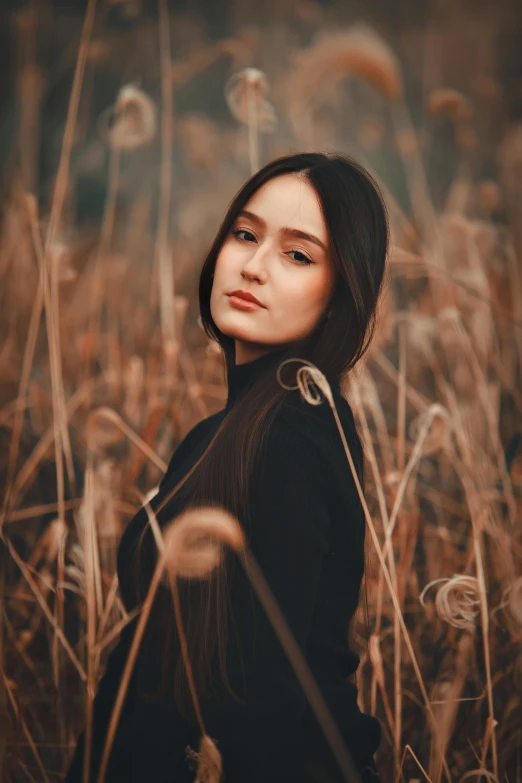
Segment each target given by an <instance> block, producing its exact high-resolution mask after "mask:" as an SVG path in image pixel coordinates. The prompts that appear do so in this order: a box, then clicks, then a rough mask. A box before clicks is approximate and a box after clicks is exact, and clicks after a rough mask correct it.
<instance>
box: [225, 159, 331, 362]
mask: <svg viewBox="0 0 522 783" xmlns="http://www.w3.org/2000/svg"><path fill="white" fill-rule="evenodd" d="M305 234H306V235H308V236H305ZM334 280H335V271H334V268H333V264H332V262H331V259H330V255H329V251H328V235H327V231H326V226H325V223H324V219H323V216H322V213H321V208H320V204H319V199H318V198H317V195H316V193H315V191H314V189H313V187H312V186H311V185H310V184H309V183H308V181H307V180H306V179H304V177H302V176H300V175H299V174H294V173H292V174H283V175H281V176H279V177H276V178H274V179H271V180H269V181H268V182H266V183H265V184H264V185H262V187H260V188H259V190H258V191H257V192H256V193H254V195H253V196H252V198H251V199H250V201H248V202H247V204H246V205H245V207H244V209H243V211H242V212H240V213H239V215H238V216H237V218H236V220H235V222H234V224H233V225H232V229H231V232H230V234H229V236H228V237H227V238H226V239H225V241H224V243H223V246H222V248H221V251H220V253H219V255H218V258H217V262H216V267H215V270H214V282H213V287H212V294H211V297H210V310H211V313H212V317H213V319H214V321H215V323H216V325H217V327H218V328H219V329H220V331H221V332H222V333H223V334H225V335H227V336H228V337H232V338H233V339H234V340H235V346H236V357H235V361H236V364H243V363H244V362H249V361H253V360H254V359H256V358H258V357H260V356H262V355H264V354H266V353H270V352H271V351H274V350H277V349H278V348H282V347H284V345H285V344H288V343H292V342H294V341H295V340H298V339H300V338H301V337H304V336H305V335H307V334H309V333H310V332H312V331H313V330H314V328H315V327H316V325H317V323H318V322H319V320H320V319H321V317H322V316H323V315H324V313H325V309H326V307H327V305H328V303H329V300H330V297H331V295H332V293H333V286H334ZM237 290H241V291H243V292H247V293H250V294H253V295H254V296H255V297H256V298H257V299H258V300H259V302H261V305H263V306H262V307H259V306H257V307H253V308H252V309H246V308H245V307H244V306H243V307H241V301H242V300H241V299H239V300H238V299H234V298H233V297H231V296H230V294H231V292H232V291H237Z"/></svg>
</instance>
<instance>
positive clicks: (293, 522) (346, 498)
mask: <svg viewBox="0 0 522 783" xmlns="http://www.w3.org/2000/svg"><path fill="white" fill-rule="evenodd" d="M280 355H281V352H274V353H271V354H267V355H265V356H262V357H261V358H258V359H256V360H254V361H250V362H247V363H245V364H241V365H235V366H232V367H231V368H230V369H229V373H228V399H227V403H226V406H225V408H224V409H223V410H222V411H220V412H219V413H216V414H213V415H212V416H209V417H208V418H206V419H204V420H203V421H200V422H199V423H198V424H196V426H195V427H193V428H192V429H191V430H190V432H189V433H188V434H187V435H186V437H185V438H184V439H183V441H182V442H181V443H180V444H179V445H178V447H177V448H176V450H175V452H174V454H173V456H172V459H171V461H170V464H169V466H168V469H167V471H166V473H165V475H164V477H163V479H162V481H161V483H160V487H159V491H158V493H157V495H156V496H155V497H154V498H153V499H152V501H151V506H152V508H155V507H156V506H157V504H158V503H159V502H160V501H161V500H162V499H163V498H164V497H165V494H166V493H168V492H169V490H171V489H172V488H173V487H174V486H175V485H176V484H177V483H178V482H179V481H180V480H181V478H183V476H184V475H185V474H186V473H187V472H188V470H189V469H190V468H191V467H192V465H193V464H194V463H195V462H196V460H197V459H198V458H199V456H200V455H201V454H202V452H203V450H204V449H205V448H206V446H207V445H208V443H209V442H210V440H211V438H212V437H213V435H214V434H215V432H216V430H217V428H218V426H219V424H220V422H221V421H222V420H223V418H224V416H226V415H227V413H228V411H229V410H230V409H231V408H232V406H233V405H234V404H235V403H236V401H237V399H238V395H239V394H240V393H241V392H243V391H244V390H245V389H246V388H247V386H249V385H251V384H253V383H255V380H256V377H257V376H258V373H259V372H260V371H262V370H265V369H268V367H269V366H272V365H273V370H274V372H275V369H276V367H277V359H278V357H279V356H280ZM328 380H329V383H330V386H331V388H332V392H333V395H334V400H335V404H336V407H337V411H338V413H339V417H340V420H341V423H342V427H343V430H344V433H345V436H346V439H347V442H348V445H349V447H350V451H351V453H352V456H353V459H354V463H355V465H356V468H357V472H358V475H359V480H360V481H361V484H362V485H363V486H364V473H363V452H362V447H361V442H360V439H359V436H358V434H357V431H356V428H355V423H354V419H353V414H352V411H351V408H350V405H349V403H348V402H347V400H346V399H345V398H344V396H343V395H342V394H341V391H340V386H339V381H338V379H337V378H329V379H328ZM265 453H266V459H264V461H263V463H262V465H263V467H262V470H259V471H257V473H256V476H255V479H254V482H253V487H252V491H251V496H250V498H249V519H250V520H251V527H250V536H249V546H250V549H251V551H252V552H253V554H254V556H255V558H256V560H257V562H258V563H259V565H260V567H261V569H262V570H263V573H264V575H265V578H266V579H267V581H268V583H269V584H270V586H271V588H272V590H273V592H274V594H275V597H276V599H277V601H278V602H279V605H280V607H281V609H282V610H283V612H284V614H285V616H286V618H287V620H288V622H289V625H290V627H291V629H292V631H293V633H294V635H295V638H296V640H297V642H298V644H299V645H300V647H301V649H302V650H303V651H304V652H305V655H306V658H307V661H308V663H309V664H310V666H311V668H312V671H313V673H314V675H315V677H316V679H317V681H318V683H319V686H320V688H321V691H322V693H323V696H324V697H325V699H326V701H327V703H328V706H329V707H330V710H331V712H332V714H333V717H334V719H335V720H336V722H337V725H338V727H339V729H340V731H341V733H342V735H343V738H344V740H345V742H346V745H347V747H348V749H349V750H350V753H351V755H352V757H353V759H354V761H355V763H356V766H357V767H358V768H359V769H360V770H361V769H362V768H363V767H365V766H366V765H370V766H373V759H372V756H373V754H374V753H375V751H376V749H377V748H378V746H379V743H380V738H381V726H380V723H379V721H378V720H377V719H376V718H374V717H372V716H370V715H366V714H364V713H362V712H361V711H360V709H359V707H358V705H357V688H356V686H355V684H354V683H353V682H351V681H350V679H349V678H351V675H353V674H354V672H355V671H356V669H357V666H358V664H359V657H358V656H357V654H356V653H355V652H353V651H352V650H350V648H349V646H348V638H347V634H348V625H349V622H350V620H351V618H352V616H353V614H354V612H355V610H356V608H357V604H358V600H359V590H360V584H361V579H362V576H363V570H364V554H363V547H364V537H365V519H364V513H363V510H362V506H361V503H360V500H359V496H358V494H357V489H356V487H355V482H354V480H353V477H352V474H351V470H350V466H349V464H348V461H347V459H346V456H345V452H344V448H343V444H342V440H341V437H340V434H339V432H338V430H337V425H336V422H335V418H334V415H333V412H332V410H331V408H330V405H329V404H328V402H327V401H326V399H325V398H324V397H323V401H322V404H321V405H317V406H314V405H310V404H309V403H307V402H306V401H305V400H304V399H303V398H302V396H301V394H300V392H299V390H298V389H297V390H294V391H291V392H289V393H288V394H287V396H286V398H285V403H284V405H283V406H282V407H281V409H280V410H279V411H278V412H277V415H276V418H275V421H274V423H273V426H272V427H271V429H270V433H269V437H268V439H267V444H266V452H265ZM147 519H148V518H147V514H146V512H145V510H144V509H143V508H142V509H140V511H138V513H137V514H136V515H135V517H134V518H133V519H132V520H131V521H130V523H129V525H128V527H127V529H126V530H125V532H124V534H123V536H122V539H121V542H120V545H119V548H118V577H119V586H120V593H121V596H122V599H123V602H124V604H125V606H126V609H127V610H128V611H131V610H132V609H133V608H134V604H133V600H132V598H131V596H132V590H131V586H130V583H129V580H130V572H129V562H130V553H131V552H132V551H133V548H134V547H135V545H136V542H137V539H138V536H139V535H140V533H141V532H142V531H143V528H144V527H145V526H146V523H147ZM158 521H159V522H160V524H161V516H160V514H159V515H158ZM147 533H148V534H151V531H150V528H149V530H148V531H147ZM150 544H151V548H150V551H151V553H153V554H154V555H155V554H156V553H155V548H154V546H153V542H152V540H151V541H150ZM151 556H152V555H151ZM236 573H237V575H238V576H237V581H235V582H234V584H233V590H234V596H233V599H234V607H235V614H234V617H235V623H234V627H235V633H236V634H237V638H238V639H239V642H240V645H241V650H242V656H241V660H239V657H238V656H237V653H236V651H235V650H231V651H230V652H231V654H230V656H229V655H228V654H227V672H228V673H229V676H230V681H231V683H232V685H233V687H234V690H235V692H236V693H238V692H239V693H241V695H243V696H244V695H245V693H246V699H247V700H246V704H239V703H238V702H237V701H236V700H234V699H233V698H232V697H231V696H230V695H229V694H228V692H226V691H225V690H223V691H222V692H220V694H219V695H218V696H216V697H213V698H212V700H210V701H205V702H203V704H202V705H201V706H202V714H203V719H204V722H205V726H206V730H207V733H208V734H209V735H210V736H211V737H212V738H213V739H214V740H215V741H216V744H217V747H218V749H219V750H220V752H221V754H222V758H223V772H224V775H223V779H224V783H267V782H268V781H270V782H271V783H279V781H281V783H282V781H284V782H285V783H305V782H306V783H312V781H314V780H318V779H319V778H316V777H314V776H310V774H309V773H308V772H305V765H306V764H307V763H308V762H313V763H314V764H316V765H317V764H319V765H320V767H321V769H323V770H325V771H326V772H327V774H328V775H329V777H325V778H322V779H323V780H329V781H333V782H335V783H337V781H339V783H340V781H343V780H344V778H343V777H342V775H341V773H340V770H339V768H338V766H337V764H336V762H335V760H334V758H333V755H332V753H331V751H330V748H329V745H328V743H327V741H326V739H325V738H324V736H323V733H322V730H321V728H320V726H319V724H318V723H317V722H316V720H315V717H314V715H313V713H312V711H311V708H310V707H309V705H308V702H307V700H306V698H305V696H304V693H303V691H302V689H301V687H300V684H299V682H298V680H297V677H296V676H295V674H294V673H293V671H292V669H291V667H290V664H289V662H288V660H287V658H286V656H285V654H284V651H283V649H282V647H281V645H280V643H279V640H278V639H277V637H276V635H275V633H274V631H273V629H272V627H271V625H270V622H269V621H268V618H267V617H266V615H265V613H264V610H263V608H262V607H261V605H260V603H259V602H258V599H257V598H256V596H255V594H254V592H253V590H251V589H250V586H249V583H248V580H247V578H246V575H245V574H244V571H243V569H242V568H240V567H238V568H236ZM136 623H137V619H136V618H135V619H134V620H133V621H132V622H131V623H129V624H128V625H127V626H126V627H125V628H124V629H123V631H122V632H121V634H120V639H119V643H118V644H117V646H116V647H115V648H114V650H113V651H112V652H111V654H110V656H109V659H108V664H107V667H106V671H105V674H104V676H103V677H102V679H101V681H100V683H99V686H98V691H97V695H96V699H95V702H94V719H93V742H92V762H91V780H93V781H94V780H96V777H95V772H96V771H97V769H98V767H99V763H100V759H101V753H102V750H103V745H104V741H105V732H106V730H107V726H108V722H109V720H110V715H111V711H112V707H113V704H114V699H115V697H116V694H117V690H118V685H119V682H120V678H121V674H122V671H123V667H124V665H125V661H126V658H127V654H128V650H129V647H130V644H131V642H132V636H133V633H134V630H135V627H136ZM140 665H142V664H140ZM154 665H156V664H153V663H152V662H151V666H154ZM236 686H237V687H236ZM187 745H190V746H191V747H192V748H194V749H195V750H198V749H199V730H197V729H195V728H194V727H192V726H189V725H188V724H187V722H186V721H185V720H184V719H183V718H182V716H181V715H180V714H179V713H178V712H177V711H176V710H175V709H174V708H171V707H168V708H167V707H163V706H160V705H158V704H152V703H150V702H146V701H144V700H142V699H141V698H140V697H139V695H138V693H136V689H135V687H134V678H133V679H132V680H131V686H130V688H129V691H128V693H127V697H126V700H125V703H124V708H123V711H122V714H121V717H120V722H119V727H118V732H117V735H116V739H115V742H114V745H113V749H112V751H111V759H110V763H109V768H108V774H107V776H106V783H120V781H121V783H123V781H125V783H149V781H150V782H151V783H192V781H193V780H194V779H195V773H194V769H193V767H192V768H191V766H190V763H189V762H188V761H187V759H186V757H185V749H186V747H187ZM83 751H84V733H82V734H81V735H80V738H79V740H78V743H77V746H76V751H75V754H74V757H73V760H72V763H71V765H70V767H69V770H68V773H67V776H66V779H65V783H81V780H82V761H83Z"/></svg>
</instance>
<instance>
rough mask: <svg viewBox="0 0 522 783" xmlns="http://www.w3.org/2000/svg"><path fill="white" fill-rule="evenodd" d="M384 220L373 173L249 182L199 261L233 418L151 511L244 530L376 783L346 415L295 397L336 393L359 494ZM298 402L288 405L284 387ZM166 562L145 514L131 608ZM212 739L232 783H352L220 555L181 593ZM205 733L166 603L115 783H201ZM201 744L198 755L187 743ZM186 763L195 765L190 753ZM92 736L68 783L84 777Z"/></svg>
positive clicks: (125, 577) (194, 436) (329, 161)
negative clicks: (214, 508) (346, 390)
mask: <svg viewBox="0 0 522 783" xmlns="http://www.w3.org/2000/svg"><path fill="white" fill-rule="evenodd" d="M388 239H389V234H388V222H387V216H386V209H385V206H384V203H383V199H382V196H381V195H380V192H379V189H378V187H377V185H376V183H375V182H374V181H373V179H372V178H371V176H370V175H369V174H368V173H367V172H366V171H365V170H364V169H363V168H362V167H361V166H360V165H358V164H357V163H356V162H354V161H353V160H351V159H349V158H347V157H343V156H341V155H325V154H319V153H306V154H295V155H289V156H286V157H282V158H279V159H277V160H275V161H273V162H271V163H269V164H268V165H266V166H265V167H264V168H262V169H261V170H260V171H258V172H257V173H256V174H255V175H253V176H252V177H251V178H250V179H249V181H248V182H247V183H246V184H245V185H244V186H243V187H242V188H241V190H240V191H239V193H238V194H237V196H236V197H235V199H234V200H233V202H232V204H231V206H230V207H229V209H228V212H227V214H226V216H225V218H224V220H223V223H222V225H221V227H220V229H219V231H218V234H217V236H216V238H215V240H214V243H213V244H212V247H211V248H210V252H209V253H208V256H207V258H206V260H205V262H204V264H203V269H202V272H201V278H200V286H199V305H200V313H201V319H202V323H203V326H204V328H205V331H206V333H207V335H208V336H209V337H212V338H213V339H215V340H217V341H218V343H219V344H220V346H221V348H222V349H223V355H224V360H225V365H226V375H227V382H228V398H227V402H226V406H225V408H224V409H223V410H222V411H220V412H219V413H217V414H214V415H212V416H209V417H208V418H207V419H204V420H203V421H201V422H199V423H198V424H196V426H195V427H194V428H193V429H192V430H191V431H190V432H189V433H188V435H187V436H186V437H185V438H184V440H183V441H182V442H181V443H180V444H179V446H178V447H177V449H176V451H175V453H174V455H173V457H172V460H171V462H170V464H169V466H168V470H167V472H166V474H165V476H164V477H163V479H162V481H161V484H160V488H159V492H158V493H157V495H156V496H155V497H154V498H153V499H152V501H151V506H152V508H153V510H154V512H155V514H156V516H157V519H158V522H159V524H160V525H161V526H164V525H165V524H166V523H167V522H169V521H171V520H172V519H173V518H175V516H176V515H177V514H179V513H180V511H181V510H182V509H183V508H186V507H187V506H188V505H192V506H197V505H212V504H215V505H219V506H221V507H224V508H226V509H227V510H228V511H230V512H232V513H233V514H234V515H235V516H236V517H237V518H238V520H239V521H240V524H241V525H242V526H243V528H244V531H245V533H246V536H247V539H248V544H249V547H250V549H251V551H252V553H253V554H254V556H255V558H256V560H257V562H258V563H259V565H260V567H261V569H262V570H263V573H264V576H265V578H266V579H267V581H268V583H269V584H270V587H271V588H272V590H273V592H274V594H275V597H276V599H277V601H278V602H279V605H280V607H281V609H282V611H283V612H284V614H285V616H286V618H287V620H288V623H289V625H290V627H291V630H292V632H293V634H294V635H295V638H296V640H297V642H298V644H299V645H300V647H301V649H302V650H303V652H305V655H306V657H307V660H308V663H309V665H310V667H311V669H312V671H313V673H314V675H315V677H316V680H317V682H318V684H319V686H320V688H321V691H322V693H323V696H324V698H325V699H326V701H327V704H328V706H329V708H330V710H331V713H332V715H333V717H334V719H335V721H336V723H337V726H338V727H339V729H340V731H341V734H342V736H343V739H344V741H345V744H346V746H347V748H348V750H349V752H350V755H351V756H352V759H353V761H354V763H355V765H356V767H357V769H358V771H359V772H360V773H361V779H362V780H363V781H371V780H377V779H378V775H377V772H376V768H375V764H374V760H373V755H374V753H375V751H376V750H377V748H378V746H379V743H380V738H381V726H380V723H379V721H378V720H377V719H376V718H374V717H372V716H371V715H366V714H364V713H362V712H361V711H360V709H359V707H358V705H357V688H356V686H355V684H354V683H353V682H351V681H350V679H349V678H350V677H351V675H353V674H354V672H355V671H356V669H357V666H358V664H359V657H358V656H357V654H356V653H355V652H353V651H352V650H351V649H350V647H349V642H348V631H349V626H350V621H351V619H352V617H353V615H354V612H355V610H356V608H357V605H358V601H359V590H360V585H361V580H362V576H363V571H364V541H365V518H364V513H363V510H362V506H361V503H360V499H359V496H358V493H357V489H356V486H355V482H354V479H353V476H352V473H351V470H350V466H349V463H348V461H347V459H346V456H345V452H344V447H343V444H342V439H341V437H340V434H339V431H338V429H337V425H336V422H335V418H334V415H333V412H332V410H331V408H330V406H329V404H328V402H327V401H326V399H325V398H324V395H322V393H321V399H322V403H321V404H320V405H311V404H310V403H308V402H306V400H305V399H304V398H303V396H302V395H301V393H300V390H299V389H298V388H296V372H297V370H298V368H299V367H300V366H301V365H302V362H300V361H294V362H288V363H287V364H285V365H284V366H283V367H282V368H281V376H280V377H281V380H282V381H283V383H282V384H281V383H279V380H278V377H277V369H278V367H279V366H280V365H281V364H282V363H283V362H284V361H285V359H289V358H295V359H299V360H301V359H303V360H307V361H308V362H311V363H312V364H314V365H315V366H317V367H318V368H319V369H320V370H321V371H322V373H323V374H324V375H325V377H326V378H327V380H328V382H329V384H330V386H331V389H332V392H333V396H334V401H335V405H336V407H337V410H338V413H339V417H340V420H341V423H342V426H343V430H344V433H345V435H346V439H347V442H348V445H349V448H350V451H351V454H352V456H353V459H354V463H355V465H356V468H357V472H358V476H359V480H360V481H361V484H362V486H364V484H363V480H364V473H363V451H362V446H361V441H360V439H359V436H358V433H357V430H356V427H355V422H354V418H353V415H352V411H351V409H350V405H349V404H348V402H347V400H346V399H345V398H344V397H343V395H342V394H341V390H340V378H341V376H343V375H344V374H345V373H347V372H348V371H349V370H350V369H351V368H352V367H353V366H354V365H355V364H356V362H357V361H358V360H359V359H360V357H361V356H362V355H363V353H364V352H365V350H366V348H367V347H368V344H369V341H370V339H371V336H372V333H373V330H374V327H375V320H376V313H377V305H378V300H379V295H380V293H381V289H382V286H383V279H384V273H385V261H386V254H387V248H388ZM292 385H293V386H294V387H295V388H293V389H290V390H289V389H287V388H285V386H286V387H288V386H292ZM156 558H157V549H156V545H155V543H154V537H153V534H152V529H151V527H150V524H149V522H148V516H147V513H146V511H145V509H143V508H142V509H141V510H140V511H139V512H138V513H137V514H136V516H135V517H134V518H133V519H132V521H131V522H130V523H129V525H128V527H127V529H126V531H125V533H124V535H123V536H122V540H121V543H120V546H119V549H118V576H119V582H120V591H121V595H122V599H123V601H124V604H125V606H126V608H127V610H129V611H130V610H131V609H133V608H134V607H136V605H138V604H139V603H141V602H142V601H143V600H144V599H145V596H146V593H147V590H148V586H149V584H150V580H151V577H152V573H153V571H154V567H155V564H156ZM178 589H179V596H180V602H181V607H182V616H183V623H184V628H185V633H186V637H187V643H188V649H189V654H190V660H191V665H192V669H193V675H194V679H195V682H196V685H197V692H198V696H199V699H200V704H201V711H202V715H203V719H204V723H205V727H206V730H207V733H208V735H209V736H210V737H212V738H213V739H214V741H215V742H216V746H217V748H218V750H219V751H220V753H221V756H222V759H223V780H224V781H225V783H261V782H263V783H267V782H268V781H270V782H271V783H279V781H281V783H282V782H283V781H284V782H285V783H305V782H306V783H313V781H318V782H319V783H320V782H321V781H324V782H325V783H326V781H330V783H331V782H332V781H334V782H335V783H336V782H337V781H343V780H344V777H343V775H342V773H341V771H340V769H339V767H338V765H337V762H336V761H335V758H334V757H333V754H332V753H331V751H330V747H329V744H328V742H327V740H326V739H325V737H324V735H323V733H322V730H321V727H320V726H319V724H318V723H317V721H316V719H315V716H314V714H313V712H312V710H311V708H310V707H309V705H308V702H307V700H306V698H305V696H304V693H303V691H302V688H301V687H300V684H299V682H298V680H297V677H296V675H295V673H294V672H293V669H292V667H291V666H290V664H289V662H288V659H287V658H286V655H285V653H284V651H283V649H282V647H281V644H280V642H279V640H278V638H277V636H276V634H275V632H274V631H273V629H272V626H271V624H270V622H269V621H268V619H267V617H266V615H265V612H264V610H263V608H262V607H261V604H260V603H259V601H258V599H257V597H256V594H255V593H254V591H253V589H252V588H251V587H250V583H249V580H248V578H247V576H246V574H245V571H244V569H243V568H242V567H241V566H240V565H238V564H237V558H236V556H235V555H234V554H233V553H232V552H231V551H230V550H226V551H225V553H224V559H223V562H222V564H221V566H220V567H219V568H217V569H215V571H214V572H213V573H212V576H211V577H210V578H208V579H206V580H188V579H179V580H178ZM136 623H137V619H134V620H133V621H132V622H131V623H130V624H129V625H128V626H126V627H125V629H124V630H123V631H122V633H121V636H120V641H119V644H118V645H117V646H116V648H115V649H114V650H113V652H112V653H111V655H110V657H109V661H108V666H107V670H106V673H105V675H104V677H103V678H102V680H101V682H100V685H99V689H98V693H97V696H96V699H95V702H94V719H93V740H92V763H91V779H92V780H96V771H97V770H98V768H99V764H100V760H101V754H102V750H103V746H104V742H105V734H106V730H107V726H108V722H109V719H110V715H111V711H112V707H113V704H114V699H115V696H116V693H117V690H118V685H119V682H120V678H121V674H122V671H123V667H124V665H125V661H126V659H127V654H128V650H129V646H130V644H131V641H132V636H133V632H134V629H135V627H136ZM199 738H200V735H199V730H198V723H197V721H196V719H195V715H194V710H193V704H192V700H191V698H190V693H189V690H188V687H187V680H186V676H185V669H184V665H183V660H182V658H181V655H180V650H179V642H178V636H177V633H176V625H175V621H174V614H173V606H172V596H171V593H170V590H169V589H168V587H163V586H162V587H161V588H160V590H159V592H158V594H157V595H156V598H155V601H154V604H153V609H152V612H151V616H150V618H149V621H148V623H147V628H146V632H145V634H144V638H143V640H142V644H141V646H140V651H139V655H138V659H137V661H136V665H135V667H134V670H133V676H132V679H131V682H130V687H129V689H128V692H127V696H126V699H125V703H124V707H123V710H122V714H121V716H120V721H119V724H118V732H117V734H116V738H115V741H114V744H113V747H112V750H111V755H110V762H109V766H108V773H107V777H106V781H107V783H115V782H116V781H122V782H123V781H125V783H148V781H151V783H167V782H168V783H189V781H190V782H191V783H192V781H193V780H194V779H195V771H194V761H193V758H192V759H191V757H190V748H192V749H195V750H198V749H199ZM189 746H190V747H189ZM187 748H189V752H188V753H187V752H186V750H187ZM83 753H84V734H82V735H81V736H80V739H79V741H78V744H77V747H76V752H75V755H74V758H73V760H72V764H71V766H70V768H69V771H68V774H67V777H66V783H76V782H78V783H79V781H81V779H82V762H83Z"/></svg>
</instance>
